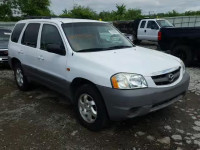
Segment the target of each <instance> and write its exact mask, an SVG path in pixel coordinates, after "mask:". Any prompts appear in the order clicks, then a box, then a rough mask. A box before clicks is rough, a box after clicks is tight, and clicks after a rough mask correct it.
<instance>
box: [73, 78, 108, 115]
mask: <svg viewBox="0 0 200 150" xmlns="http://www.w3.org/2000/svg"><path fill="white" fill-rule="evenodd" d="M84 84H91V85H93V86H94V87H95V89H96V90H97V92H98V93H99V95H100V96H101V99H102V101H103V103H104V105H105V108H106V112H107V115H108V111H107V107H106V104H105V101H104V98H103V95H102V94H101V92H100V90H99V89H98V87H97V86H96V84H95V83H93V82H92V81H90V80H88V79H84V78H80V77H79V78H75V79H74V80H73V81H72V83H71V84H70V91H71V96H72V103H74V102H75V100H74V98H75V93H76V90H77V89H78V88H79V87H80V86H82V85H84ZM108 117H109V115H108Z"/></svg>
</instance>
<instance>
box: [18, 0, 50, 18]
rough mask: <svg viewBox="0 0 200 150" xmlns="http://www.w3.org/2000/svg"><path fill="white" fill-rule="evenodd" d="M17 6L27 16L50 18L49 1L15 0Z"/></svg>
mask: <svg viewBox="0 0 200 150" xmlns="http://www.w3.org/2000/svg"><path fill="white" fill-rule="evenodd" d="M15 5H16V6H18V7H19V9H20V10H21V11H22V13H23V14H24V15H26V16H50V15H51V11H50V10H49V6H50V1H49V0H15Z"/></svg>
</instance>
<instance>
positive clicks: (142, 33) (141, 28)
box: [137, 20, 146, 40]
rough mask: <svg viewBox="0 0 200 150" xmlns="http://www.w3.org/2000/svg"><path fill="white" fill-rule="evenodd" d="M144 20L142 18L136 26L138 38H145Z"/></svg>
mask: <svg viewBox="0 0 200 150" xmlns="http://www.w3.org/2000/svg"><path fill="white" fill-rule="evenodd" d="M145 27H146V21H145V20H142V21H141V22H140V24H139V26H138V34H137V38H138V39H139V40H145V37H146V29H145Z"/></svg>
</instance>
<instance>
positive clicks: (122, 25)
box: [113, 19, 173, 44]
mask: <svg viewBox="0 0 200 150" xmlns="http://www.w3.org/2000/svg"><path fill="white" fill-rule="evenodd" d="M113 25H114V26H115V27H116V28H118V29H119V30H120V31H121V32H123V33H127V34H132V35H133V43H135V44H139V43H140V42H141V41H142V40H149V41H156V42H157V41H158V32H159V31H160V29H161V28H164V27H173V25H172V24H171V23H170V22H169V21H167V20H165V19H136V20H134V21H117V22H113Z"/></svg>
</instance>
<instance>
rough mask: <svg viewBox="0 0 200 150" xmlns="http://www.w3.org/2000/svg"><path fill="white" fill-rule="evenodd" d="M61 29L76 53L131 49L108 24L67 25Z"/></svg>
mask: <svg viewBox="0 0 200 150" xmlns="http://www.w3.org/2000/svg"><path fill="white" fill-rule="evenodd" d="M62 27H63V30H64V32H65V35H66V37H67V39H68V41H69V43H70V45H71V47H72V49H73V50H74V51H76V52H94V51H105V50H113V49H122V48H130V47H133V44H132V43H131V42H130V41H129V40H127V38H126V37H124V35H122V34H121V33H120V32H119V31H117V30H116V29H115V28H114V27H113V26H112V25H110V24H109V23H67V24H63V25H62Z"/></svg>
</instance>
